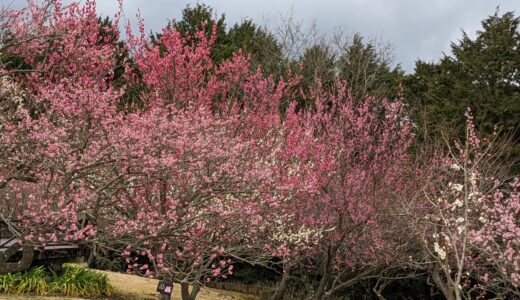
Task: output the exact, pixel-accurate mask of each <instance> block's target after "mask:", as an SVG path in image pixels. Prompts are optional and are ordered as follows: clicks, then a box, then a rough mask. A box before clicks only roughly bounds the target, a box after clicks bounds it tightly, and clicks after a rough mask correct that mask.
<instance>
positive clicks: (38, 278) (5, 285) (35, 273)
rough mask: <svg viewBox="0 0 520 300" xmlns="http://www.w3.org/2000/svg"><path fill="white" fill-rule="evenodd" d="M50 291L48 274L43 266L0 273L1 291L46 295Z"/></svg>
mask: <svg viewBox="0 0 520 300" xmlns="http://www.w3.org/2000/svg"><path fill="white" fill-rule="evenodd" d="M48 291H49V284H48V283H47V274H46V273H45V270H44V268H43V267H37V268H33V269H31V270H30V271H28V272H25V273H15V274H10V273H9V274H4V275H0V292H2V293H7V294H14V293H16V294H36V295H45V294H47V293H48Z"/></svg>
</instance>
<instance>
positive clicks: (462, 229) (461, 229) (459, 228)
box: [457, 226, 465, 234]
mask: <svg viewBox="0 0 520 300" xmlns="http://www.w3.org/2000/svg"><path fill="white" fill-rule="evenodd" d="M464 229H465V226H459V227H457V231H458V232H459V234H462V233H463V232H464Z"/></svg>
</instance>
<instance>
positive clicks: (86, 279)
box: [50, 265, 112, 297]
mask: <svg viewBox="0 0 520 300" xmlns="http://www.w3.org/2000/svg"><path fill="white" fill-rule="evenodd" d="M64 269H65V270H64V272H63V273H62V274H61V275H56V274H54V276H53V278H52V281H51V283H50V292H51V293H53V294H60V295H64V296H71V297H98V296H109V295H110V294H111V293H112V285H110V282H109V280H108V277H107V275H106V274H102V273H99V272H95V271H92V270H88V269H84V268H81V267H78V266H75V265H65V268H64Z"/></svg>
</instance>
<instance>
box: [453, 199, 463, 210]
mask: <svg viewBox="0 0 520 300" xmlns="http://www.w3.org/2000/svg"><path fill="white" fill-rule="evenodd" d="M462 205H464V203H462V201H460V200H459V199H457V200H455V202H453V207H452V208H451V210H452V211H454V210H455V208H457V207H462Z"/></svg>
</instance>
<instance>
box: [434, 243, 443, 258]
mask: <svg viewBox="0 0 520 300" xmlns="http://www.w3.org/2000/svg"><path fill="white" fill-rule="evenodd" d="M433 251H435V252H436V253H437V254H438V255H439V258H440V259H441V260H444V259H445V258H446V251H444V249H442V248H441V247H439V244H438V243H437V242H435V243H434V244H433Z"/></svg>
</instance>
